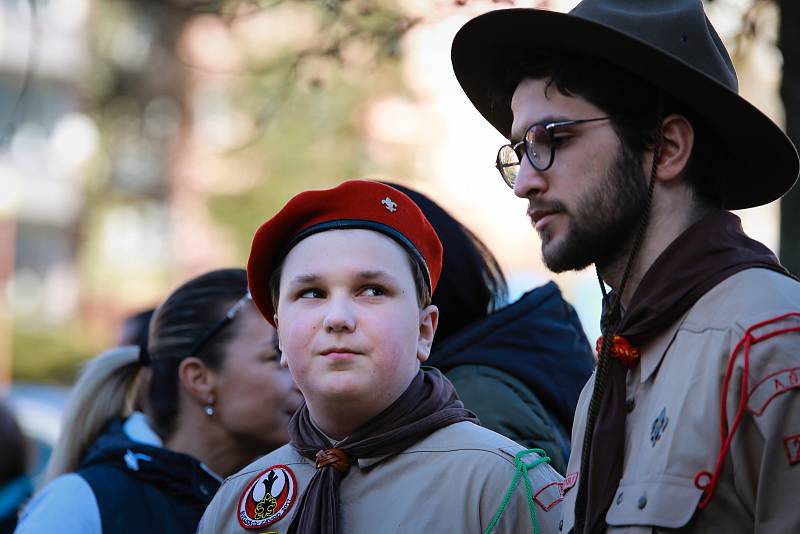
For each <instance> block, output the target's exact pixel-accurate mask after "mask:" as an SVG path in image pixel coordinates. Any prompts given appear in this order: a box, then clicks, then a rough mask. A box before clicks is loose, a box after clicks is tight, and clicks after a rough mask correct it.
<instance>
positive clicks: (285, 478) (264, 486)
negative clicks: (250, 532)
mask: <svg viewBox="0 0 800 534" xmlns="http://www.w3.org/2000/svg"><path fill="white" fill-rule="evenodd" d="M296 497H297V480H296V479H295V477H294V473H292V470H291V469H289V468H288V467H286V466H285V465H273V466H272V467H268V468H267V469H265V470H264V471H262V472H261V473H259V474H258V476H256V478H254V479H253V481H252V482H251V483H250V484H248V485H247V488H245V490H244V493H242V496H241V497H240V498H239V506H238V508H237V516H238V518H239V524H240V525H241V526H242V527H244V528H260V527H263V526H266V525H271V524H272V523H275V522H277V521H279V520H281V519H282V518H284V517H285V516H286V514H288V513H289V510H291V508H292V505H293V504H294V501H295V498H296Z"/></svg>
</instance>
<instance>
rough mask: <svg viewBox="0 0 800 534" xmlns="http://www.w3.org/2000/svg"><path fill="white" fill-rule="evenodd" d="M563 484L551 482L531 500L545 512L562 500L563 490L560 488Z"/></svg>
mask: <svg viewBox="0 0 800 534" xmlns="http://www.w3.org/2000/svg"><path fill="white" fill-rule="evenodd" d="M562 484H563V482H551V483H550V484H547V485H546V486H542V488H541V489H540V490H539V491H537V492H536V495H534V496H533V500H534V501H536V504H538V505H539V506H541V507H542V510H544V511H545V512H546V511H548V510H549V509H550V508H552V507H553V506H555V505H556V504H558V503H560V502H561V501H563V500H564V490H563V488H562V487H561V486H562Z"/></svg>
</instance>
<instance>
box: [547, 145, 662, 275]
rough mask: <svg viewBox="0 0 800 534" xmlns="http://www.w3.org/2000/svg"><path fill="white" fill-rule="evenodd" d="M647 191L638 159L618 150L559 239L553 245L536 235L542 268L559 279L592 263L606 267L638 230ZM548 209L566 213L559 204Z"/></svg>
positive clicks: (621, 149)
mask: <svg viewBox="0 0 800 534" xmlns="http://www.w3.org/2000/svg"><path fill="white" fill-rule="evenodd" d="M647 190H648V184H647V178H646V176H645V174H644V170H643V169H642V157H641V155H636V154H634V153H633V152H631V151H630V150H629V149H628V148H627V147H625V146H624V145H622V144H620V148H619V150H618V151H617V155H616V157H615V158H614V161H612V162H611V164H610V165H609V166H608V168H607V170H606V173H605V176H604V177H603V179H602V180H600V181H597V182H596V183H595V184H594V186H593V187H590V188H589V189H587V190H586V191H585V192H584V194H583V196H582V197H581V198H579V199H578V202H577V205H576V207H575V209H574V210H573V212H572V213H571V214H570V215H571V216H570V218H569V225H568V227H567V230H566V233H565V235H564V236H563V238H562V239H561V240H560V241H555V242H554V241H553V236H552V234H551V233H550V232H548V231H547V228H545V230H544V231H543V232H542V233H541V234H540V237H541V239H542V257H543V259H544V263H545V265H546V266H547V268H548V269H550V270H551V271H553V272H556V273H561V272H564V271H569V270H581V269H584V268H586V267H588V266H589V265H591V264H592V263H596V264H599V265H601V266H602V265H608V264H609V263H610V262H611V261H613V260H614V259H616V258H618V257H619V256H620V255H621V254H623V253H624V251H625V250H627V246H628V243H629V242H630V240H631V239H632V237H633V235H634V234H635V232H636V230H637V228H638V225H639V222H640V220H641V217H642V216H643V213H644V211H645V208H646V204H647ZM551 208H552V209H557V210H559V211H563V212H566V213H569V212H567V210H566V208H565V206H564V205H562V204H560V203H559V204H556V205H554V206H551Z"/></svg>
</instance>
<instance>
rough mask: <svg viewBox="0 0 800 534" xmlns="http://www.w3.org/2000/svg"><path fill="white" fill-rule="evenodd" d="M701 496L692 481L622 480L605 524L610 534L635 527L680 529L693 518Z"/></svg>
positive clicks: (668, 478) (669, 478)
mask: <svg viewBox="0 0 800 534" xmlns="http://www.w3.org/2000/svg"><path fill="white" fill-rule="evenodd" d="M702 493H703V492H702V491H701V490H699V489H697V488H696V487H695V485H694V480H692V479H691V478H684V477H677V476H669V475H657V476H652V477H648V478H647V479H644V480H642V479H638V480H631V481H625V480H623V481H622V483H621V484H620V486H619V488H617V492H616V494H615V495H614V499H613V500H612V501H611V507H610V508H609V509H608V513H607V514H606V523H608V525H609V531H610V532H618V531H623V530H625V527H633V526H649V527H655V528H654V529H653V530H656V529H657V528H659V527H660V528H680V527H683V526H685V525H686V524H687V523H688V522H689V520H690V519H691V518H692V516H693V515H694V513H695V511H696V510H697V504H698V503H699V502H700V497H701V496H702ZM618 527H621V528H619V530H618ZM645 532H649V530H645Z"/></svg>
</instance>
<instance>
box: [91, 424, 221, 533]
mask: <svg viewBox="0 0 800 534" xmlns="http://www.w3.org/2000/svg"><path fill="white" fill-rule="evenodd" d="M77 473H78V474H79V475H80V476H81V477H83V478H84V479H85V480H86V481H87V482H88V483H89V485H90V486H91V488H92V491H93V492H94V495H95V497H96V499H97V504H98V507H99V509H100V519H101V522H102V525H103V532H114V533H125V532H131V533H134V532H135V533H139V532H147V533H148V534H150V533H160V532H163V533H165V534H166V533H181V532H185V533H187V534H191V533H193V532H195V529H196V528H197V524H198V523H199V522H200V517H201V516H202V515H203V511H204V510H205V508H206V506H208V503H210V502H211V499H212V497H213V496H214V494H215V493H216V491H217V489H219V486H220V482H219V480H217V479H216V478H215V477H214V476H212V475H211V474H210V473H209V472H208V471H207V470H206V469H205V468H204V467H203V466H202V465H201V464H200V462H198V461H197V460H195V459H194V458H192V457H191V456H188V455H186V454H181V453H177V452H174V451H171V450H169V449H164V448H160V447H153V446H150V445H144V444H142V443H138V442H135V441H132V440H131V439H130V438H129V437H128V436H127V435H126V434H125V432H124V431H123V429H122V422H121V421H115V422H113V423H111V425H110V426H109V428H108V430H107V431H106V432H105V433H104V434H103V435H102V436H100V438H98V439H97V441H95V443H94V444H93V445H92V447H91V448H90V449H89V451H88V453H87V454H86V456H85V458H84V460H83V463H82V464H81V466H80V468H79V469H78V471H77Z"/></svg>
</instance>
